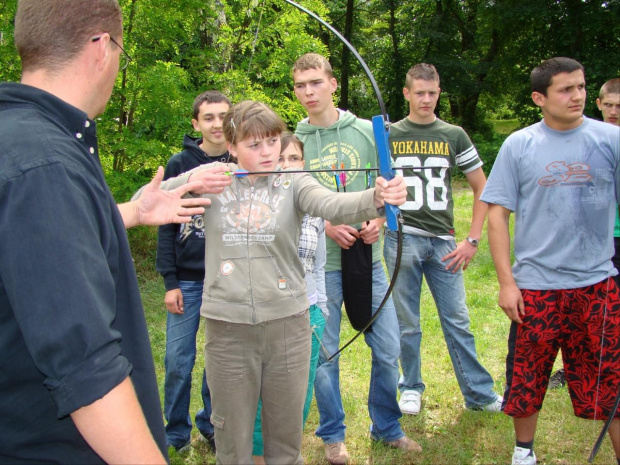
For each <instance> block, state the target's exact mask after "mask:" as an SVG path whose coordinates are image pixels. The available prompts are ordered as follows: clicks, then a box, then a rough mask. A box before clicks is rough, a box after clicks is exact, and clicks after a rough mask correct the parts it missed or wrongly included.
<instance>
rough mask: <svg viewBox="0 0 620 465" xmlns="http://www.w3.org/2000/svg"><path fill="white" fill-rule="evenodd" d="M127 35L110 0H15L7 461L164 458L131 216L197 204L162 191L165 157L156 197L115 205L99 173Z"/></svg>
mask: <svg viewBox="0 0 620 465" xmlns="http://www.w3.org/2000/svg"><path fill="white" fill-rule="evenodd" d="M122 39H123V36H122V16H121V11H120V8H119V6H118V3H117V1H116V0H74V1H72V2H71V3H70V5H68V4H67V2H66V1H64V0H20V1H19V4H18V8H17V13H16V17H15V43H16V45H17V49H18V52H19V54H20V56H21V59H22V66H23V72H22V83H21V84H17V83H2V84H0V153H1V154H2V156H1V157H0V202H1V207H0V352H1V353H2V357H0V462H1V463H42V462H45V463H50V462H55V463H103V462H112V463H132V464H137V463H149V464H155V463H165V462H166V454H167V452H166V447H165V446H166V443H165V436H164V429H163V422H162V416H161V407H160V403H159V394H158V391H157V382H156V377H155V370H154V366H153V359H152V355H151V350H150V345H149V337H148V332H147V328H146V323H145V320H144V315H143V310H142V304H141V301H140V294H139V290H138V283H137V280H136V276H135V271H134V268H133V263H132V259H131V254H130V251H129V245H128V243H127V238H126V233H125V227H131V226H135V225H138V224H163V223H168V222H171V221H177V222H178V221H187V218H181V217H180V216H178V214H177V212H182V211H183V210H185V211H183V212H182V214H183V215H193V214H197V213H200V211H202V210H203V209H202V208H184V206H185V205H189V204H191V203H193V204H196V202H195V201H191V200H189V201H186V200H181V199H180V198H181V196H182V195H183V193H185V192H187V191H188V190H189V189H187V188H185V189H182V190H181V191H178V192H174V193H172V194H171V193H165V192H162V191H160V190H159V182H161V179H162V177H163V170H161V169H160V170H159V172H158V175H157V176H156V179H155V180H154V181H153V182H152V183H151V184H150V185H149V187H148V189H147V190H148V191H149V193H148V197H149V198H148V199H145V197H144V196H143V197H142V198H141V199H140V200H139V201H136V202H129V203H127V204H124V205H119V206H117V205H116V203H115V202H114V199H113V198H112V195H111V193H110V191H109V189H108V187H107V185H106V184H105V179H104V176H103V172H102V170H101V165H100V162H99V158H98V147H97V137H96V123H95V121H93V118H94V117H95V116H97V115H99V114H101V113H102V112H103V110H104V109H105V106H106V103H107V101H108V99H109V98H110V95H111V93H112V89H113V87H114V82H115V79H116V74H117V72H118V69H119V61H120V59H121V58H122V57H123V55H124V54H125V52H124V51H123V49H122ZM126 58H127V60H129V57H128V56H126ZM195 187H196V186H194V188H195ZM200 204H203V203H200ZM158 205H161V206H162V208H159V207H158ZM203 205H204V204H203Z"/></svg>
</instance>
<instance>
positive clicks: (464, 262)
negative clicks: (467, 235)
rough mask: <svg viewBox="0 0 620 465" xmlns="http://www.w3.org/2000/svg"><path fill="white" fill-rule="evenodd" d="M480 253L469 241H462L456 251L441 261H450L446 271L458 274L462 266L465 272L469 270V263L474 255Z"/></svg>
mask: <svg viewBox="0 0 620 465" xmlns="http://www.w3.org/2000/svg"><path fill="white" fill-rule="evenodd" d="M477 251H478V248H477V247H474V246H473V245H471V244H470V243H469V242H467V241H461V242H459V243H458V244H457V245H456V249H454V250H453V251H452V252H450V253H449V254H447V255H446V256H445V257H443V258H442V259H441V261H442V262H445V261H447V260H450V261H449V262H448V264H447V265H446V270H448V271H452V273H456V272H457V271H458V270H459V269H460V268H461V266H462V267H463V270H466V269H467V266H468V265H469V262H471V260H472V258H474V255H476V252H477Z"/></svg>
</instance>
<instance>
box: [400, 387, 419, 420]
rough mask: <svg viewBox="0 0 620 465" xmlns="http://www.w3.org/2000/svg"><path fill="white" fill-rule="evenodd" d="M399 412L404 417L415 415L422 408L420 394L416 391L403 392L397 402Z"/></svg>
mask: <svg viewBox="0 0 620 465" xmlns="http://www.w3.org/2000/svg"><path fill="white" fill-rule="evenodd" d="M398 406H399V407H400V411H401V412H402V413H403V414H406V415H417V414H418V413H420V408H422V393H421V392H418V391H403V393H402V394H401V395H400V400H399V401H398Z"/></svg>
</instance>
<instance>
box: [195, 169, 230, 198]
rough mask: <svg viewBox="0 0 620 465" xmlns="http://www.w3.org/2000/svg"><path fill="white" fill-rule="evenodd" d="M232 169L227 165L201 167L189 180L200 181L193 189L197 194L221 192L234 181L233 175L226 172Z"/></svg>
mask: <svg viewBox="0 0 620 465" xmlns="http://www.w3.org/2000/svg"><path fill="white" fill-rule="evenodd" d="M228 171H230V168H229V167H228V166H226V165H217V166H213V167H211V168H206V169H201V170H197V171H195V172H193V173H192V174H191V175H190V176H189V181H188V182H192V183H194V182H196V183H198V182H199V183H200V185H199V187H198V188H194V189H192V192H193V193H195V194H221V193H222V192H223V191H224V189H225V188H226V186H230V184H231V183H232V178H233V177H232V176H229V175H226V174H224V173H226V172H228Z"/></svg>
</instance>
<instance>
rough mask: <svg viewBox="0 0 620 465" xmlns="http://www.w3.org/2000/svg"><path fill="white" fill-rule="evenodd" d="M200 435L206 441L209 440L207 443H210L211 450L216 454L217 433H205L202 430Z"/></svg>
mask: <svg viewBox="0 0 620 465" xmlns="http://www.w3.org/2000/svg"><path fill="white" fill-rule="evenodd" d="M200 437H201V438H202V439H203V440H204V441H207V444H209V447H210V448H211V450H212V451H213V453H214V454H215V433H203V432H202V431H201V432H200Z"/></svg>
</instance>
